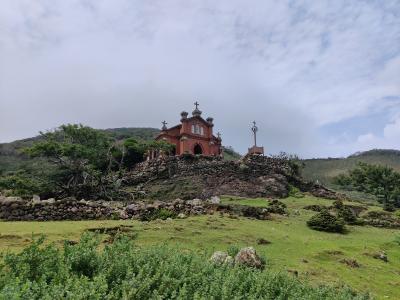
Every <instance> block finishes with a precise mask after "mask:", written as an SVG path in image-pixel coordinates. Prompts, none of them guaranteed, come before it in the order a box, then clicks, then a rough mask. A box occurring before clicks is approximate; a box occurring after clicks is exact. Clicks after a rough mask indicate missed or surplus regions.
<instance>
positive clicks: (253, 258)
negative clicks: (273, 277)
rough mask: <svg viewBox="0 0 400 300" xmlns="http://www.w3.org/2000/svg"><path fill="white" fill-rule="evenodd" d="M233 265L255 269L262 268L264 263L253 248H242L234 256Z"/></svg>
mask: <svg viewBox="0 0 400 300" xmlns="http://www.w3.org/2000/svg"><path fill="white" fill-rule="evenodd" d="M235 264H236V265H241V266H246V267H251V268H257V269H263V268H264V262H263V261H262V260H261V258H260V257H259V256H258V254H257V252H256V250H255V249H254V248H253V247H246V248H242V249H241V250H240V251H239V252H238V254H236V256H235Z"/></svg>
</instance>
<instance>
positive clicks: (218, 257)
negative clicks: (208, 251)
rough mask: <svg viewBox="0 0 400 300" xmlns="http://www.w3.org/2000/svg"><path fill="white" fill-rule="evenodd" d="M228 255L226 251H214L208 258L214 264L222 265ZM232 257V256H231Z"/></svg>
mask: <svg viewBox="0 0 400 300" xmlns="http://www.w3.org/2000/svg"><path fill="white" fill-rule="evenodd" d="M228 257H230V256H229V255H228V253H227V252H223V251H215V252H214V253H213V255H212V256H211V258H210V261H211V262H213V263H214V264H216V265H222V264H224V263H225V261H226V259H227V258H228ZM231 258H232V257H231Z"/></svg>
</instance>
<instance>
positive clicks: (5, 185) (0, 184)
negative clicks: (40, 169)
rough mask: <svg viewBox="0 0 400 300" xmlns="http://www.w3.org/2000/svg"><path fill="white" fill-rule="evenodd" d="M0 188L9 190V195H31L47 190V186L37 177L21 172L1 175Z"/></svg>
mask: <svg viewBox="0 0 400 300" xmlns="http://www.w3.org/2000/svg"><path fill="white" fill-rule="evenodd" d="M0 190H9V192H8V195H9V196H21V197H29V196H31V195H34V194H40V193H43V192H45V190H46V187H45V185H44V184H43V183H42V182H40V181H38V180H37V179H36V180H35V179H34V178H31V177H29V176H27V175H26V174H24V173H21V172H20V173H17V174H13V175H7V176H3V177H0Z"/></svg>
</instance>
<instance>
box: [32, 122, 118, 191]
mask: <svg viewBox="0 0 400 300" xmlns="http://www.w3.org/2000/svg"><path fill="white" fill-rule="evenodd" d="M41 135H42V139H41V141H39V142H37V143H35V144H34V145H33V146H32V147H30V148H27V149H26V150H25V152H26V153H28V154H29V155H30V156H32V157H44V158H46V159H47V160H48V161H49V162H50V163H51V164H53V165H54V166H56V168H55V170H54V172H53V173H52V174H51V176H49V177H48V178H47V179H48V180H49V181H51V182H52V184H53V185H54V194H56V195H57V196H78V197H87V196H89V197H93V196H97V197H105V198H110V195H109V194H108V187H109V186H110V182H111V181H112V180H111V181H110V180H108V178H107V176H109V175H111V173H112V172H113V171H118V170H120V169H121V163H120V161H118V160H117V159H116V157H121V154H120V153H121V149H120V147H118V144H116V143H115V142H114V141H113V140H111V139H110V138H109V137H108V136H107V135H105V134H104V133H102V132H100V131H98V130H95V129H93V128H90V127H87V126H83V125H81V124H79V125H76V124H68V125H62V126H60V127H59V128H57V129H56V130H54V131H52V132H47V133H41Z"/></svg>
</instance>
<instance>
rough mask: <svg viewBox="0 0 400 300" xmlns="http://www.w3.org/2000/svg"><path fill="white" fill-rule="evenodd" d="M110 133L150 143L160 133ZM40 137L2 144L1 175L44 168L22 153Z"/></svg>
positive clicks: (230, 155) (233, 155) (228, 152)
mask: <svg viewBox="0 0 400 300" xmlns="http://www.w3.org/2000/svg"><path fill="white" fill-rule="evenodd" d="M101 131H103V132H106V133H108V134H109V135H110V136H111V137H113V138H115V139H116V140H123V139H127V138H135V139H137V140H143V141H150V140H152V139H154V138H155V137H156V136H157V134H158V133H159V132H160V131H159V130H158V129H156V128H134V127H128V128H109V129H104V130H101ZM40 138H41V137H40V136H36V137H32V138H27V139H23V140H18V141H14V142H11V143H3V144H0V175H2V174H5V173H6V172H9V171H17V170H19V169H21V168H24V169H28V170H29V169H30V168H34V169H38V168H43V167H44V166H43V164H45V162H44V161H43V160H41V159H31V158H29V157H27V156H26V155H24V154H22V153H21V150H22V149H24V148H26V147H30V146H32V144H33V143H34V142H35V141H38V140H40ZM224 158H225V159H227V160H234V159H238V158H240V154H238V153H237V152H235V151H234V150H233V148H231V147H224Z"/></svg>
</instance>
